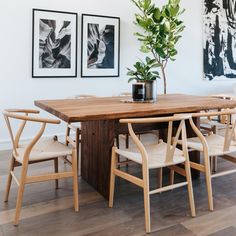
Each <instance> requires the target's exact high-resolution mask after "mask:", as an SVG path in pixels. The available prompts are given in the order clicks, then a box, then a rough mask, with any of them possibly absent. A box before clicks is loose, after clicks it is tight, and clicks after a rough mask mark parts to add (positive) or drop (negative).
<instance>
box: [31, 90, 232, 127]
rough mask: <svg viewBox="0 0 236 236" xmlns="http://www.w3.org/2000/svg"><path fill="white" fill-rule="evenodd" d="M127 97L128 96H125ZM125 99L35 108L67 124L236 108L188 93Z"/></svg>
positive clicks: (64, 102)
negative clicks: (148, 99) (134, 100)
mask: <svg viewBox="0 0 236 236" xmlns="http://www.w3.org/2000/svg"><path fill="white" fill-rule="evenodd" d="M126 98H127V97H126ZM124 99H125V97H93V98H84V99H56V100H37V101H35V105H36V106H38V107H40V108H42V109H43V110H45V111H47V112H49V113H51V114H53V115H55V116H56V117H58V118H60V119H62V120H64V121H66V122H78V121H92V120H109V119H120V118H129V117H148V116H155V115H157V116H158V115H165V114H174V113H186V112H198V111H201V110H207V109H222V108H234V107H236V100H225V99H219V98H214V97H207V96H194V95H185V94H167V95H159V96H158V98H157V102H155V103H125V102H123V101H122V100H124Z"/></svg>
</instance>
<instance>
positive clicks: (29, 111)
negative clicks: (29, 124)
mask: <svg viewBox="0 0 236 236" xmlns="http://www.w3.org/2000/svg"><path fill="white" fill-rule="evenodd" d="M5 111H8V112H14V113H29V114H38V113H40V111H39V110H35V109H6V110H5Z"/></svg>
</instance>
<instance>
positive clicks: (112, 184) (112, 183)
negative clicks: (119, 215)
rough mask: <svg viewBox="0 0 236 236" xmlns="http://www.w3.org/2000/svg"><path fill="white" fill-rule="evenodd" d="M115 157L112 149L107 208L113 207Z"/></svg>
mask: <svg viewBox="0 0 236 236" xmlns="http://www.w3.org/2000/svg"><path fill="white" fill-rule="evenodd" d="M116 157H117V154H116V152H115V149H114V148H112V156H111V175H110V194H109V207H113V203H114V191H115V177H116V176H115V174H114V170H115V168H116Z"/></svg>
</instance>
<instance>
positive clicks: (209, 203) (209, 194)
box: [204, 154, 214, 211]
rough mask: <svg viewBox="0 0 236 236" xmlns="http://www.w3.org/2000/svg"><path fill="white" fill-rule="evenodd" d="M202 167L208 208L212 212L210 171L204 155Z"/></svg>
mask: <svg viewBox="0 0 236 236" xmlns="http://www.w3.org/2000/svg"><path fill="white" fill-rule="evenodd" d="M204 165H205V178H206V187H207V194H208V206H209V210H210V211H213V210H214V207H213V194H212V184H211V169H210V160H209V157H208V155H205V154H204Z"/></svg>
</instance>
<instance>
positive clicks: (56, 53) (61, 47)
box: [32, 9, 78, 78]
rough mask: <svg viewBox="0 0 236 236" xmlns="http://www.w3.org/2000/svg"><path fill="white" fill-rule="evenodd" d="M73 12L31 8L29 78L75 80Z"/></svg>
mask: <svg viewBox="0 0 236 236" xmlns="http://www.w3.org/2000/svg"><path fill="white" fill-rule="evenodd" d="M77 21H78V16H77V13H71V12H61V11H49V10H42V9H33V32H32V33H33V42H32V77H33V78H43V77H47V78H49V77H51V78H57V77H77V25H78V22H77Z"/></svg>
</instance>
